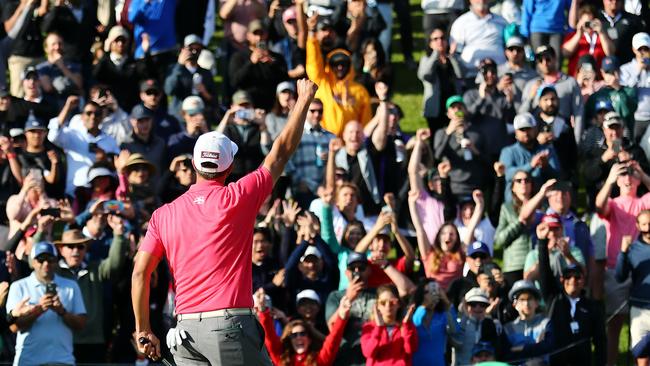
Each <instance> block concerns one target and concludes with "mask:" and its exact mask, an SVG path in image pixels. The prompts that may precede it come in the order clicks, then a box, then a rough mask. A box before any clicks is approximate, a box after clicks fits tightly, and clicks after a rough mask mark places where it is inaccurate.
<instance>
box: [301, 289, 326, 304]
mask: <svg viewBox="0 0 650 366" xmlns="http://www.w3.org/2000/svg"><path fill="white" fill-rule="evenodd" d="M305 299H308V300H314V301H316V302H317V303H318V304H320V303H321V302H320V296H318V294H317V293H316V291H314V290H311V289H307V290H302V291H300V292H299V293H298V295H296V304H299V303H300V300H305Z"/></svg>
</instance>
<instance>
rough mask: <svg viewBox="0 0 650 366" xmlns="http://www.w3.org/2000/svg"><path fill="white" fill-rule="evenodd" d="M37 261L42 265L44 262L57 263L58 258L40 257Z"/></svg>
mask: <svg viewBox="0 0 650 366" xmlns="http://www.w3.org/2000/svg"><path fill="white" fill-rule="evenodd" d="M36 261H37V262H38V263H41V264H43V262H48V263H55V262H56V258H55V257H52V256H40V257H36Z"/></svg>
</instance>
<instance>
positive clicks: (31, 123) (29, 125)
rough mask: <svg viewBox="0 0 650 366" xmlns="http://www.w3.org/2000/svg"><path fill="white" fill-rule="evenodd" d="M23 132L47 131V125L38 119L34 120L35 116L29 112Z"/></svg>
mask: <svg viewBox="0 0 650 366" xmlns="http://www.w3.org/2000/svg"><path fill="white" fill-rule="evenodd" d="M23 130H24V131H30V130H47V125H46V124H45V121H43V120H42V119H40V118H36V116H34V113H32V112H30V113H29V117H27V121H25V128H24V129H23Z"/></svg>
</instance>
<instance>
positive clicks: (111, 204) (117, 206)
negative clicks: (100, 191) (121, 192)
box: [104, 200, 124, 215]
mask: <svg viewBox="0 0 650 366" xmlns="http://www.w3.org/2000/svg"><path fill="white" fill-rule="evenodd" d="M123 210H124V203H122V201H118V200H110V201H106V202H104V211H105V212H108V213H110V214H113V215H115V214H119V213H120V212H122V211H123Z"/></svg>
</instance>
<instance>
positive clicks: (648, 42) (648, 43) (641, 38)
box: [632, 32, 650, 50]
mask: <svg viewBox="0 0 650 366" xmlns="http://www.w3.org/2000/svg"><path fill="white" fill-rule="evenodd" d="M641 47H650V35H648V33H646V32H641V33H637V34H635V35H634V37H632V48H634V49H635V50H638V49H639V48H641Z"/></svg>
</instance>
